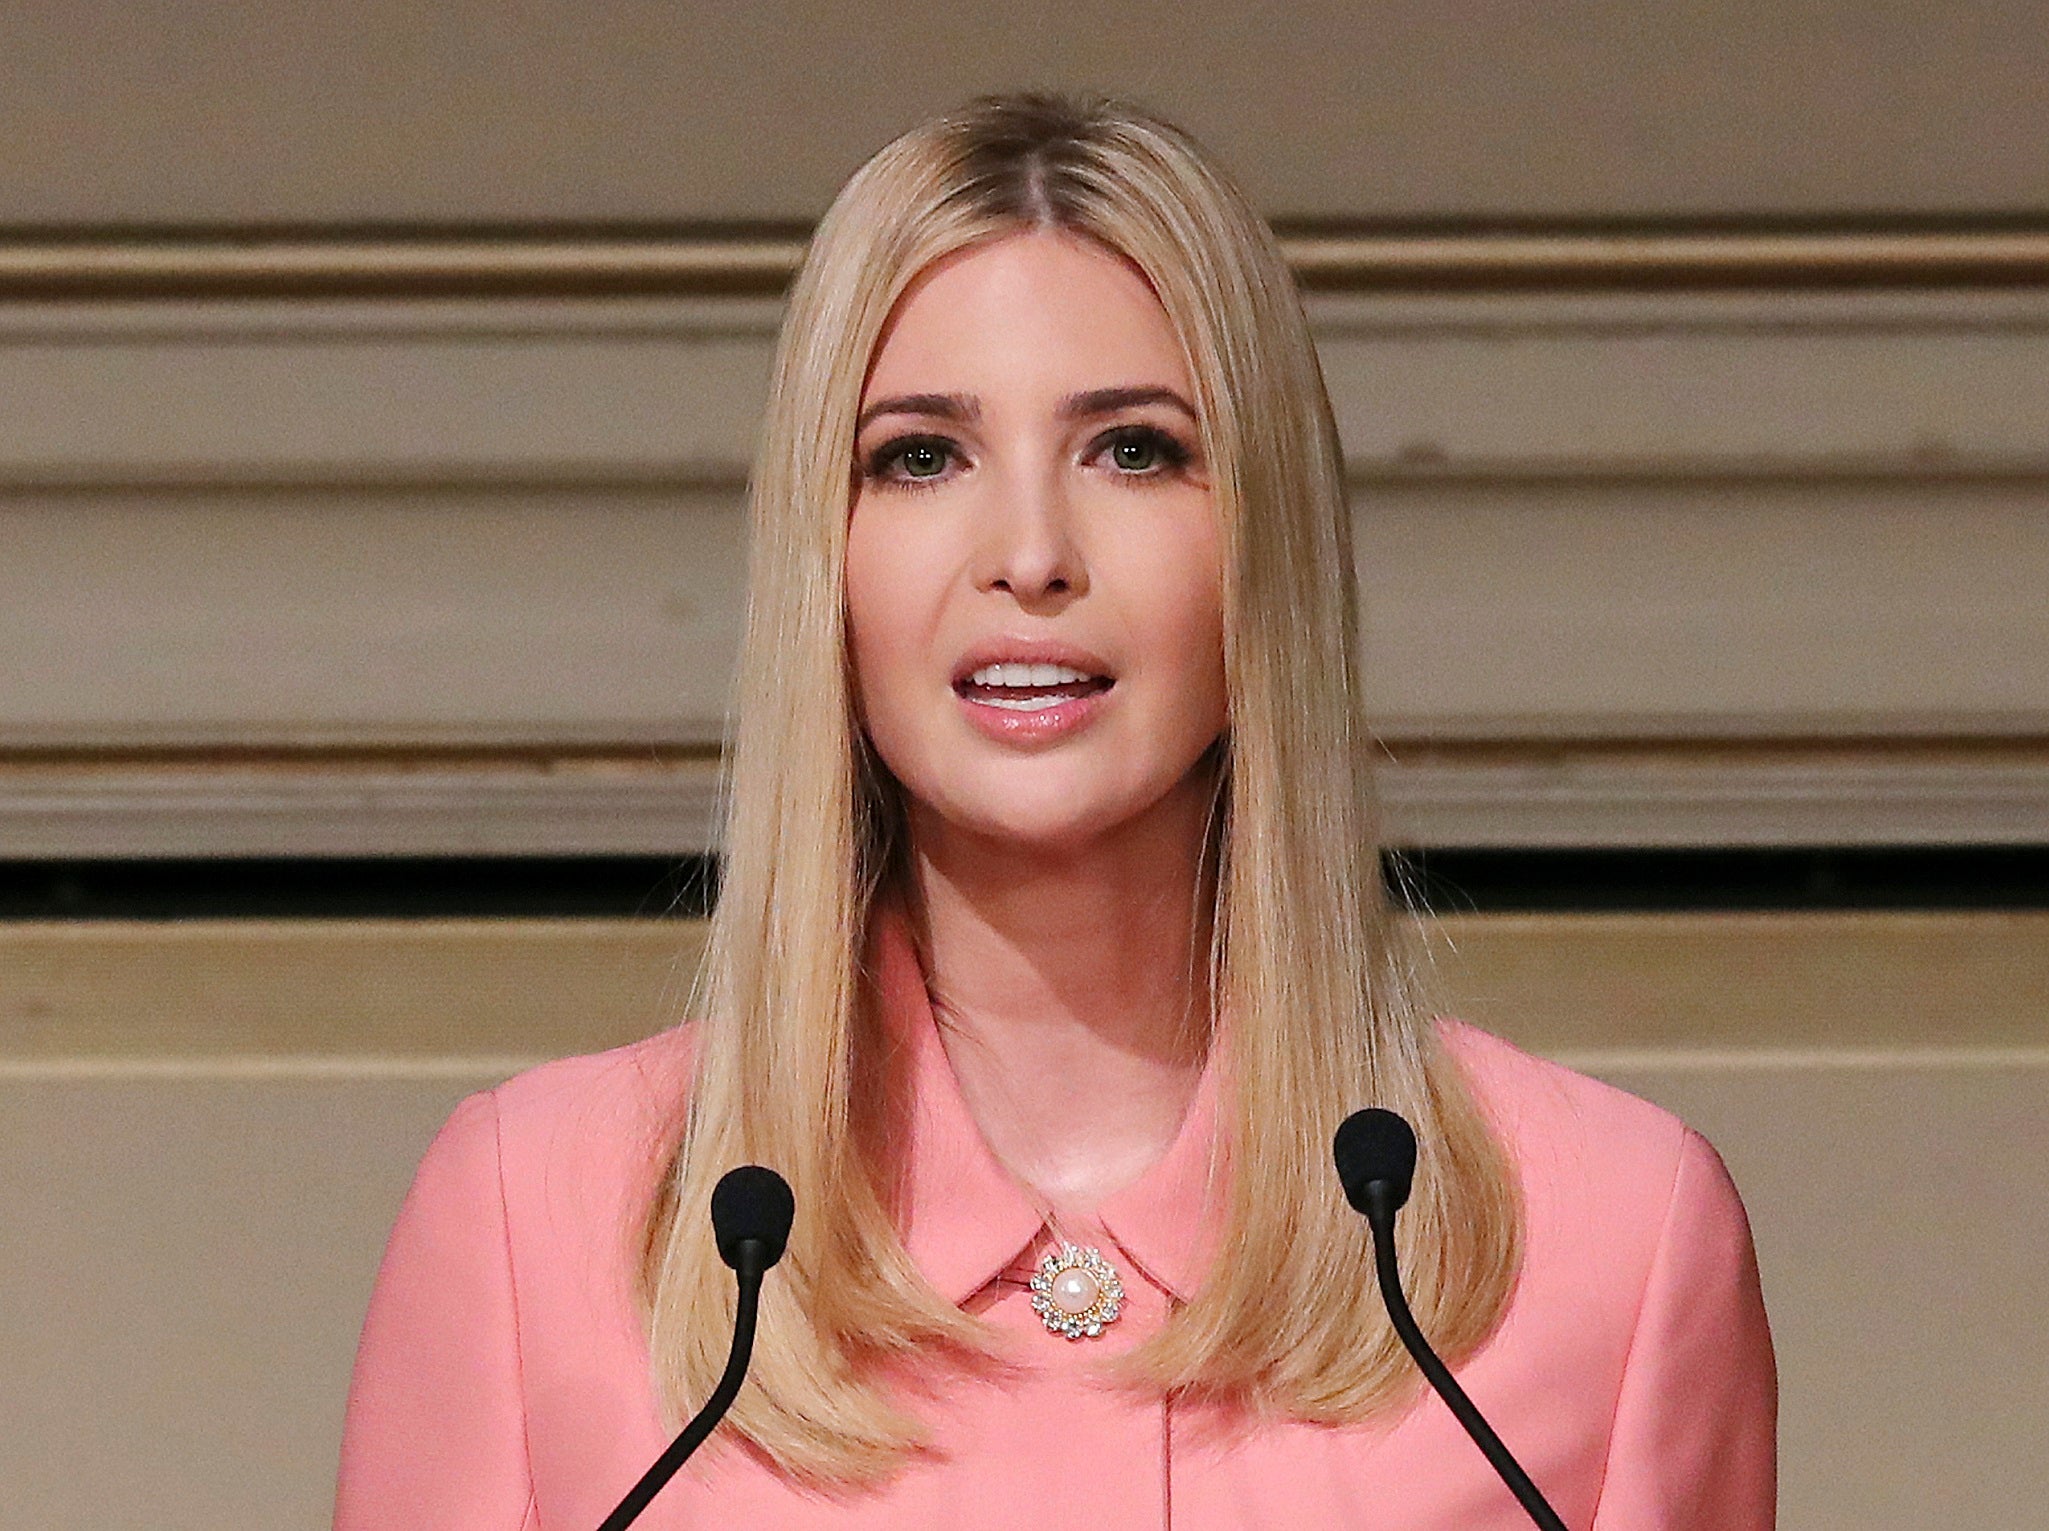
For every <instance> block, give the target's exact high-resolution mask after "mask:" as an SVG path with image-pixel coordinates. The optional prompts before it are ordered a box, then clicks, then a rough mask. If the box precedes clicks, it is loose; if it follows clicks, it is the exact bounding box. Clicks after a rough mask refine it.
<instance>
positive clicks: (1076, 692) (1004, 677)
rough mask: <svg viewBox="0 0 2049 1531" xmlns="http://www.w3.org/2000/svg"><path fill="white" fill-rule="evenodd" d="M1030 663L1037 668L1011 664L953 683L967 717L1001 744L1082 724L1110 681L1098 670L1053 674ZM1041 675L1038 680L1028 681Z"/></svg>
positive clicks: (1036, 739) (1039, 738) (1035, 739)
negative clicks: (1094, 672)
mask: <svg viewBox="0 0 2049 1531" xmlns="http://www.w3.org/2000/svg"><path fill="white" fill-rule="evenodd" d="M1032 668H1033V669H1035V670H1037V672H1038V673H1036V674H1020V673H1019V672H1020V671H1022V670H1024V669H1025V667H1023V666H1011V665H1003V666H994V667H990V668H989V669H983V670H978V671H977V672H976V673H975V674H973V675H971V676H969V677H967V678H966V679H964V680H961V681H957V682H955V684H954V688H953V690H954V695H956V696H958V697H959V698H960V699H961V705H962V706H963V707H964V708H965V709H966V711H967V715H968V720H969V721H970V722H972V723H973V724H974V725H975V727H977V728H979V729H980V730H981V731H982V732H983V733H985V734H987V735H988V736H989V737H991V738H993V739H996V740H999V741H1001V742H1003V743H1006V744H1040V743H1045V742H1047V741H1049V740H1052V739H1057V738H1060V737H1063V736H1064V735H1067V734H1071V733H1073V732H1074V731H1075V730H1076V729H1079V728H1081V727H1083V726H1084V725H1086V724H1087V723H1088V722H1089V721H1090V720H1091V719H1092V718H1093V717H1094V716H1095V715H1096V713H1097V712H1099V711H1100V710H1101V708H1102V704H1103V699H1104V698H1105V697H1106V696H1107V695H1108V694H1109V692H1110V689H1111V687H1113V686H1114V685H1115V684H1116V682H1115V681H1114V680H1111V679H1110V678H1109V677H1108V676H1102V675H1096V676H1086V677H1080V678H1070V677H1073V676H1074V674H1075V672H1073V671H1067V672H1066V674H1065V675H1063V676H1061V677H1060V678H1057V679H1055V678H1052V677H1050V676H1048V675H1047V673H1046V670H1047V667H1037V666H1035V667H1032ZM1042 678H1043V683H1041V684H1032V683H1031V682H1033V681H1041V680H1042ZM1012 681H1021V682H1024V683H1022V684H1011V682H1012Z"/></svg>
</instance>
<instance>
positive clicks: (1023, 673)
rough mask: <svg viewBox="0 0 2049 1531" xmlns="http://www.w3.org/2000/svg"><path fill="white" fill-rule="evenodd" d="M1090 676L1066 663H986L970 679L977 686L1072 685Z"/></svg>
mask: <svg viewBox="0 0 2049 1531" xmlns="http://www.w3.org/2000/svg"><path fill="white" fill-rule="evenodd" d="M1088 678H1089V677H1088V676H1086V675H1084V674H1082V673H1081V671H1079V670H1073V669H1069V668H1068V667H1067V666H1066V665H1064V664H985V665H983V666H982V668H981V669H979V670H977V671H975V673H974V674H973V675H970V676H969V677H968V680H969V681H970V682H971V683H972V684H974V685H977V686H1071V685H1073V684H1074V683H1075V682H1076V681H1084V680H1087V679H1088Z"/></svg>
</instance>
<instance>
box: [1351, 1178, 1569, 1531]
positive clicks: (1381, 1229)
mask: <svg viewBox="0 0 2049 1531" xmlns="http://www.w3.org/2000/svg"><path fill="white" fill-rule="evenodd" d="M1366 1202H1367V1205H1366V1221H1367V1223H1368V1224H1369V1225H1370V1226H1371V1227H1372V1229H1373V1267H1374V1270H1375V1271H1376V1272H1377V1273H1378V1274H1379V1277H1380V1295H1381V1297H1382V1299H1383V1300H1384V1301H1385V1302H1386V1303H1387V1316H1388V1317H1389V1318H1390V1319H1392V1320H1393V1321H1394V1332H1395V1333H1396V1334H1397V1335H1399V1336H1400V1337H1401V1342H1402V1344H1403V1346H1404V1347H1405V1348H1406V1349H1407V1350H1408V1352H1409V1354H1410V1355H1411V1356H1412V1357H1414V1358H1415V1362H1416V1365H1417V1366H1418V1367H1419V1368H1421V1370H1422V1373H1423V1375H1424V1376H1425V1377H1427V1378H1428V1379H1429V1381H1430V1385H1431V1386H1432V1387H1434V1388H1436V1389H1437V1393H1438V1396H1439V1397H1441V1398H1442V1399H1443V1400H1444V1401H1445V1404H1446V1405H1447V1406H1448V1407H1449V1408H1450V1409H1451V1412H1452V1416H1453V1417H1454V1418H1455V1419H1457V1420H1458V1422H1459V1423H1460V1424H1461V1425H1463V1426H1464V1427H1465V1431H1466V1434H1467V1435H1470V1436H1471V1437H1472V1438H1473V1444H1474V1445H1476V1446H1478V1447H1479V1448H1480V1450H1481V1452H1482V1453H1483V1454H1484V1455H1485V1456H1486V1458H1487V1460H1488V1462H1490V1463H1491V1464H1492V1465H1493V1468H1494V1470H1495V1472H1497V1473H1499V1474H1500V1475H1501V1481H1502V1482H1503V1483H1506V1484H1507V1485H1508V1491H1509V1492H1510V1493H1511V1494H1513V1495H1515V1498H1516V1502H1517V1503H1518V1504H1520V1505H1521V1506H1522V1507H1523V1509H1524V1510H1525V1511H1527V1512H1528V1514H1529V1517H1530V1519H1531V1520H1533V1521H1535V1522H1536V1523H1537V1525H1539V1526H1540V1527H1542V1528H1543V1531H1566V1526H1565V1522H1564V1521H1562V1520H1560V1519H1559V1518H1558V1512H1557V1511H1556V1510H1554V1509H1552V1508H1551V1506H1550V1504H1549V1503H1547V1502H1546V1501H1545V1498H1544V1496H1543V1495H1542V1494H1541V1493H1539V1492H1538V1491H1537V1485H1536V1484H1534V1483H1532V1482H1531V1481H1530V1475H1529V1474H1528V1473H1526V1472H1524V1471H1523V1470H1522V1464H1521V1463H1519V1462H1517V1461H1516V1459H1515V1458H1514V1457H1513V1456H1512V1455H1511V1454H1510V1453H1509V1450H1508V1447H1506V1446H1505V1445H1503V1444H1502V1441H1501V1437H1500V1436H1498V1435H1496V1434H1495V1433H1494V1427H1493V1426H1492V1425H1490V1424H1488V1423H1487V1421H1486V1420H1485V1419H1484V1418H1483V1417H1482V1416H1481V1414H1480V1411H1479V1410H1478V1409H1476V1408H1474V1407H1473V1400H1472V1399H1470V1398H1468V1397H1467V1396H1466V1390H1465V1389H1464V1388H1462V1387H1460V1386H1459V1385H1458V1379H1457V1378H1456V1377H1454V1376H1452V1374H1451V1368H1449V1367H1448V1366H1446V1365H1445V1364H1444V1363H1443V1362H1442V1361H1440V1360H1439V1359H1438V1358H1437V1352H1436V1351H1434V1350H1432V1349H1431V1348H1430V1342H1429V1341H1428V1340H1426V1339H1424V1338H1423V1331H1422V1329H1421V1328H1420V1327H1419V1326H1418V1325H1417V1323H1416V1315H1415V1314H1413V1313H1411V1312H1410V1311H1409V1300H1408V1298H1407V1297H1405V1296H1403V1295H1402V1273H1401V1267H1400V1266H1399V1265H1398V1264H1397V1263H1396V1262H1395V1251H1394V1215H1395V1211H1396V1206H1395V1200H1394V1189H1393V1187H1392V1186H1390V1185H1389V1184H1388V1182H1386V1181H1385V1180H1375V1181H1373V1182H1371V1183H1369V1184H1368V1185H1367V1187H1366Z"/></svg>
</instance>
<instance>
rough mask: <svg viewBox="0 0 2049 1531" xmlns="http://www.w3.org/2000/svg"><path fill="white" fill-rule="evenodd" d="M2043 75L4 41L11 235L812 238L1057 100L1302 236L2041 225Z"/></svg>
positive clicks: (1573, 52) (1209, 48) (183, 36)
mask: <svg viewBox="0 0 2049 1531" xmlns="http://www.w3.org/2000/svg"><path fill="white" fill-rule="evenodd" d="M2045 79H2049V31H2045V29H2044V28H2043V27H2042V25H2041V16H2040V11H2039V8H2038V7H2036V6H2035V5H2034V4H2032V3H2031V0H1967V3H1949V4H1945V3H1941V0H1861V3H1860V0H1804V3H1802V4H1799V5H1789V6H1766V5H1758V4H1740V3H1724V4H1717V5H1700V4H1691V5H1664V6H1654V5H1617V4H1607V5H1603V4H1590V3H1585V0H1577V3H1574V0H1525V3H1506V0H1454V3H1432V0H1381V3H1375V4H1371V5H1360V4H1357V3H1352V0H1298V3H1295V4H1291V5H1288V6H1287V7H1285V8H1284V9H1282V10H1279V11H1272V10H1268V9H1263V8H1261V7H1258V6H1249V5H1244V4H1239V3H1234V0H1183V3H1177V4H1161V3H1157V0H1146V3H1142V4H1136V5H1127V6H1123V7H1119V8H1118V10H1117V11H1116V12H1115V13H1114V19H1113V18H1112V16H1109V15H1106V14H1105V13H1104V12H1103V11H1102V10H1101V9H1100V8H1099V7H1096V6H1092V5H1088V4H1085V3H1080V0H1034V3H1024V4H1019V3H1002V4H996V3H989V0H955V3H949V4H946V5H938V4H929V3H928V4H904V5H891V6H881V7H848V6H839V5H832V4H828V3H823V0H768V3H759V0H758V3H753V4H747V5H717V4H690V5H683V4H661V3H656V0H624V3H611V4H605V5H597V6H592V5H575V4H569V3H564V0H550V3H545V4H529V5H521V6H516V7H514V6H506V5H497V4H489V3H485V0H444V3H442V4H438V5H431V6H423V5H415V4H408V3H405V0H362V3H358V4H355V5H351V6H348V7H345V8H342V7H333V6H320V5H314V4H309V3H305V0H272V3H267V4H263V5H243V4H235V3H232V0H204V3H196V4H183V5H178V6H142V5H134V4H126V3H122V0H63V3H59V4H45V5H36V6H15V7H11V8H10V10H9V12H8V14H7V16H6V18H5V19H4V21H0V141H4V142H6V143H8V144H10V145H15V146H21V145H32V146H34V152H33V153H31V154H28V155H26V156H24V155H21V154H20V153H18V152H17V153H16V154H15V155H13V156H11V157H10V161H9V173H8V176H7V177H6V180H5V182H4V186H0V223H37V222H85V223H96V222H105V221H122V222H146V221H181V222H194V221H222V222H229V223H235V222H243V221H269V222H277V221H293V220H301V221H316V222H317V221H330V220H341V221H365V220H373V219H390V218H400V219H410V220H415V221H427V222H443V223H445V222H451V221H462V220H474V219H480V218H481V219H513V220H520V221H535V220H545V219H592V218H629V219H657V220H677V219H680V220H722V219H734V218H781V219H789V218H795V219H808V218H811V217H814V216H816V214H817V213H818V212H819V211H820V210H821V209H822V208H823V206H824V203H825V200H826V198H827V197H828V196H829V195H830V193H831V190H832V188H833V187H834V186H835V185H836V184H837V183H838V182H839V180H840V179H841V178H842V177H843V176H845V175H846V174H847V172H848V171H850V170H851V169H852V168H853V166H854V165H855V163H857V162H858V160H859V159H860V157H861V156H862V155H863V154H865V153H866V152H867V151H868V150H869V149H871V148H873V147H875V146H876V145H878V144H879V143H880V142H881V141H882V140H883V139H884V138H886V137H888V136H889V135H890V134H892V133H894V132H896V131H897V130H899V129H901V128H903V127H906V126H908V125H909V124H910V123H912V122H914V121H916V120H918V119H919V118H921V117H923V116H925V115H926V114H928V113H930V112H932V111H935V110H938V109H941V108H943V107H947V106H951V105H953V104H955V103H956V102H958V101H959V100H961V99H962V98H964V97H966V96H968V95H971V94H973V93H975V92H977V91H983V90H991V89H1000V88H1006V87H1015V86H1017V85H1019V84H1021V83H1041V82H1043V83H1052V84H1059V85H1064V86H1069V87H1094V88H1099V89H1100V88H1111V89H1116V90H1121V91H1128V92H1135V93H1138V94H1140V95H1142V96H1144V97H1147V98H1149V99H1151V100H1153V101H1155V102H1157V103H1159V104H1160V105H1162V106H1163V107H1165V108H1167V109H1169V110H1171V111H1174V112H1176V113H1178V114H1180V115H1181V116H1183V117H1185V118H1186V119H1187V121H1188V123H1189V125H1190V126H1191V127H1193V128H1195V129H1196V130H1197V131H1198V132H1200V133H1202V134H1203V135H1204V136H1205V137H1207V138H1209V139H1211V140H1213V141H1214V143H1215V144H1216V146H1217V148H1218V149H1219V150H1221V151H1222V152H1224V153H1225V154H1227V155H1228V156H1229V157H1230V158H1231V159H1232V160H1233V161H1235V162H1236V163H1237V164H1238V165H1239V166H1241V167H1242V170H1243V173H1244V175H1245V177H1246V179H1247V181H1248V182H1249V184H1250V185H1251V186H1252V188H1253V190H1254V191H1255V193H1256V194H1257V195H1258V197H1259V199H1260V201H1261V203H1262V205H1263V206H1265V207H1266V208H1267V209H1268V210H1269V211H1271V212H1274V213H1279V214H1287V215H1295V216H1305V215H1306V216H1314V217H1321V218H1338V219H1345V218H1355V217H1359V216H1362V215H1366V216H1389V215H1392V216H1398V217H1399V216H1414V215H1420V214H1451V215H1471V214H1495V215H1503V214H1522V215H1535V216H1540V217H1541V216H1557V215H1591V216H1612V215H1617V214H1624V215H1626V214H1669V213H1755V212H1769V213H1778V214H1792V215H1800V214H1811V213H1815V212H1821V211H1830V212H1841V211H1850V212H1877V213H1891V212H1895V211H1950V212H1981V211H2033V212H2040V211H2041V209H2042V198H2043V184H2042V171H2041V154H2040V147H2041V121H2042V113H2043V107H2044V95H2043V90H2044V87H2043V83H2042V82H2043V81H2044V80H2045ZM792 103H797V104H798V105H797V109H795V110H793V109H792Z"/></svg>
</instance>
